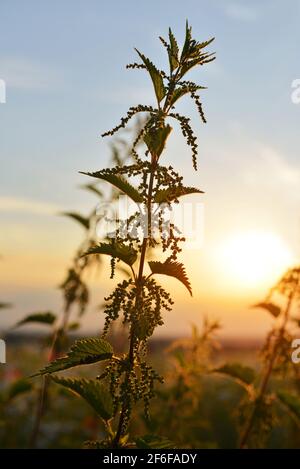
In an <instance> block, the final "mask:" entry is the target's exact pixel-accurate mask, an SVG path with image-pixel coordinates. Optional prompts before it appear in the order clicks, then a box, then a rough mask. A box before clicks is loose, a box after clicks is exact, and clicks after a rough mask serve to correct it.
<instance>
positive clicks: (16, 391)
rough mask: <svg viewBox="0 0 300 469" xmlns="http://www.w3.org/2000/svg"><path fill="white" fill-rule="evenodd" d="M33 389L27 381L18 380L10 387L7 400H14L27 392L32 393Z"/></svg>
mask: <svg viewBox="0 0 300 469" xmlns="http://www.w3.org/2000/svg"><path fill="white" fill-rule="evenodd" d="M32 387H33V386H32V384H31V383H30V382H29V381H28V380H27V379H24V378H21V379H18V380H17V381H15V382H14V383H12V384H11V385H10V386H9V388H8V391H7V396H6V399H7V400H11V399H14V398H15V397H17V396H18V395H20V394H24V393H25V392H28V391H31V389H32Z"/></svg>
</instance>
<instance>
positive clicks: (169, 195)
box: [154, 186, 204, 204]
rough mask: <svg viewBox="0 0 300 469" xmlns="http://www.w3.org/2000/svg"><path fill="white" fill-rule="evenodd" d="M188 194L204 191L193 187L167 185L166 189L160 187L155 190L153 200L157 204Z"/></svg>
mask: <svg viewBox="0 0 300 469" xmlns="http://www.w3.org/2000/svg"><path fill="white" fill-rule="evenodd" d="M189 194H204V192H203V191H201V190H200V189H197V188H195V187H181V186H177V187H168V188H167V189H161V190H158V191H157V192H156V194H155V197H154V202H156V203H157V204H163V203H168V202H172V200H175V199H178V198H179V197H182V196H184V195H189Z"/></svg>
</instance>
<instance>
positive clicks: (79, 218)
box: [61, 212, 90, 230]
mask: <svg viewBox="0 0 300 469" xmlns="http://www.w3.org/2000/svg"><path fill="white" fill-rule="evenodd" d="M61 215H63V216H65V217H69V218H72V219H73V220H75V221H77V222H78V223H79V224H80V225H82V226H83V227H84V228H85V229H87V230H88V229H89V228H90V220H89V218H86V217H83V216H82V215H80V214H79V213H76V212H62V213H61Z"/></svg>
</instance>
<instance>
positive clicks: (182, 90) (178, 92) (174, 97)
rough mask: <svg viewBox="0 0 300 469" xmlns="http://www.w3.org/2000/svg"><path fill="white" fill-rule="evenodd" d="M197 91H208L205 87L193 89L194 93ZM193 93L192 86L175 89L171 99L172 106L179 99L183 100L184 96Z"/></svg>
mask: <svg viewBox="0 0 300 469" xmlns="http://www.w3.org/2000/svg"><path fill="white" fill-rule="evenodd" d="M196 90H206V87H205V86H195V87H193V91H196ZM190 92H191V87H190V86H179V87H178V88H175V90H174V91H173V94H172V97H171V99H170V105H171V106H173V105H174V104H175V103H176V101H178V99H180V98H182V96H184V95H186V94H187V93H190Z"/></svg>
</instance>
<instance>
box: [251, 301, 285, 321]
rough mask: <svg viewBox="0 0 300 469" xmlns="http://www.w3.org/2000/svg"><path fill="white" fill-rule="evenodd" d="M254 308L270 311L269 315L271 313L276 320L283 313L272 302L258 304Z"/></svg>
mask: <svg viewBox="0 0 300 469" xmlns="http://www.w3.org/2000/svg"><path fill="white" fill-rule="evenodd" d="M253 308H262V309H265V310H266V311H269V313H271V314H272V316H274V318H277V317H278V316H279V315H280V313H281V308H280V307H279V306H277V305H275V304H274V303H270V302H263V303H257V304H255V305H253Z"/></svg>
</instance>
